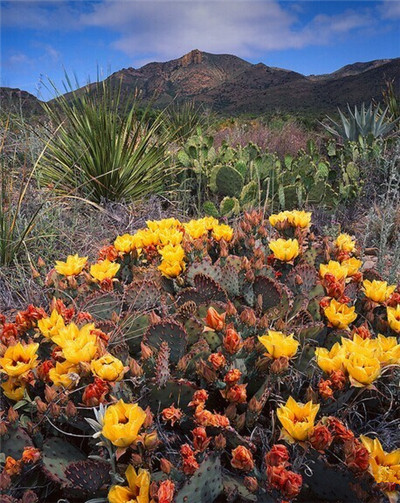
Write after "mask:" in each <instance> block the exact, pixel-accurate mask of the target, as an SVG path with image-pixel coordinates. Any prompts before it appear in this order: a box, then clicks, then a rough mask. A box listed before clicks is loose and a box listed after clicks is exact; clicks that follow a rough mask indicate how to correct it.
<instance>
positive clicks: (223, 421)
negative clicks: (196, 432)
mask: <svg viewBox="0 0 400 503" xmlns="http://www.w3.org/2000/svg"><path fill="white" fill-rule="evenodd" d="M211 426H215V427H216V428H228V426H230V422H229V419H228V418H227V417H226V416H224V415H223V414H213V416H212V424H211Z"/></svg>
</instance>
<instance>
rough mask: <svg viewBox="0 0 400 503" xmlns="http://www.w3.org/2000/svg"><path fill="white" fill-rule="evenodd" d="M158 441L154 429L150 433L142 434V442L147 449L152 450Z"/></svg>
mask: <svg viewBox="0 0 400 503" xmlns="http://www.w3.org/2000/svg"><path fill="white" fill-rule="evenodd" d="M159 443H160V441H159V440H158V435H157V432H156V431H155V430H154V431H152V432H151V433H146V434H144V435H143V444H144V446H145V447H146V449H148V450H149V451H152V450H153V449H155V448H156V447H157V445H158V444H159Z"/></svg>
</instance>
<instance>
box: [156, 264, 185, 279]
mask: <svg viewBox="0 0 400 503" xmlns="http://www.w3.org/2000/svg"><path fill="white" fill-rule="evenodd" d="M158 270H159V271H161V274H162V275H163V276H165V277H166V278H176V277H177V276H179V274H180V273H181V272H182V271H184V270H185V263H184V262H169V261H167V260H163V261H162V262H161V264H160V265H159V266H158Z"/></svg>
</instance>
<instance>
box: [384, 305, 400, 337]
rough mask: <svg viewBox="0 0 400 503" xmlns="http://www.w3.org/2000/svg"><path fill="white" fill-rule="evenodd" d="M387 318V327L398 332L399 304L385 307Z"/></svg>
mask: <svg viewBox="0 0 400 503" xmlns="http://www.w3.org/2000/svg"><path fill="white" fill-rule="evenodd" d="M386 312H387V319H388V323H389V327H390V328H391V329H392V330H393V331H394V332H397V333H400V304H397V306H396V307H387V308H386Z"/></svg>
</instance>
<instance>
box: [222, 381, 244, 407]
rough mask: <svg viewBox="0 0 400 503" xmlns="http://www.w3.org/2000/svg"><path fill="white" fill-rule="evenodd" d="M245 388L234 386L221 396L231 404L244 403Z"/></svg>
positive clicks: (241, 385)
mask: <svg viewBox="0 0 400 503" xmlns="http://www.w3.org/2000/svg"><path fill="white" fill-rule="evenodd" d="M246 386H247V384H234V385H233V386H232V387H231V388H229V389H228V390H225V391H222V392H221V393H222V396H223V397H224V398H225V399H226V400H228V401H229V402H232V403H246V400H247V394H246Z"/></svg>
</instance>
